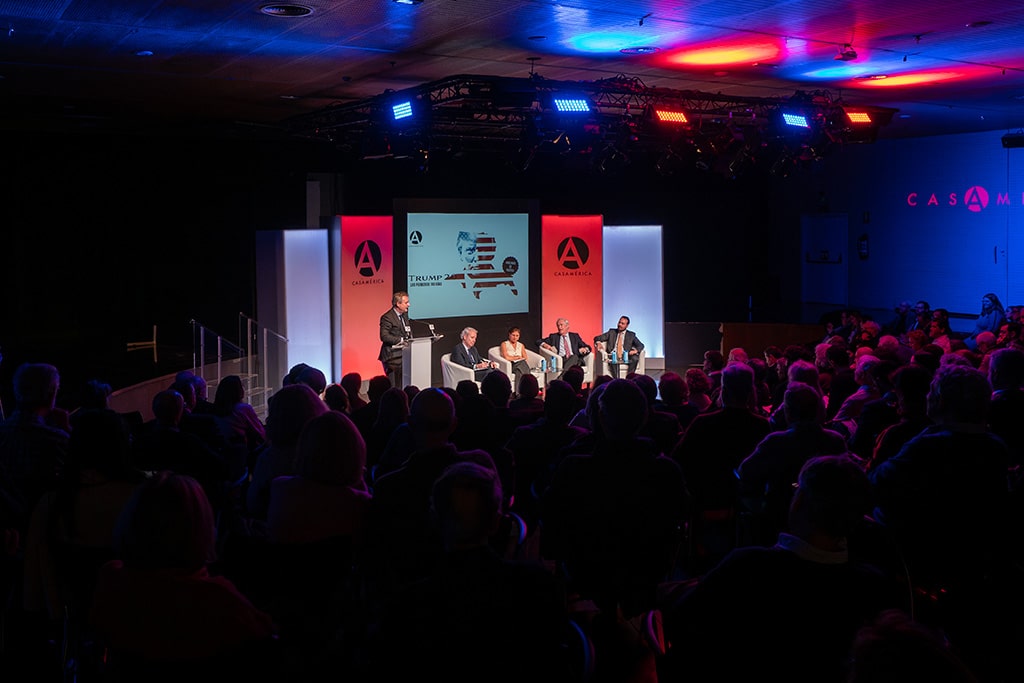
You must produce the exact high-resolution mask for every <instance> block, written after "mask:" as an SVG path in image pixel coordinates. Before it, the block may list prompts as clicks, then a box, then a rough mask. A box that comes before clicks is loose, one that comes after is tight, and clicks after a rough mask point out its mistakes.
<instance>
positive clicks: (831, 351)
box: [825, 344, 850, 369]
mask: <svg viewBox="0 0 1024 683" xmlns="http://www.w3.org/2000/svg"><path fill="white" fill-rule="evenodd" d="M825 359H826V360H827V361H828V363H829V365H830V366H832V367H833V368H836V369H840V368H848V367H850V352H849V351H848V350H847V348H846V346H845V345H842V346H841V345H839V344H829V346H828V348H827V349H825Z"/></svg>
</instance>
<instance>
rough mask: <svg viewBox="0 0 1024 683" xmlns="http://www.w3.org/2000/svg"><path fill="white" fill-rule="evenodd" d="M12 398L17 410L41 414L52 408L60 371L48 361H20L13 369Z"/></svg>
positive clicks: (58, 387) (58, 386) (55, 402)
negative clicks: (16, 367)
mask: <svg viewBox="0 0 1024 683" xmlns="http://www.w3.org/2000/svg"><path fill="white" fill-rule="evenodd" d="M13 384H14V400H15V402H16V403H17V406H18V410H20V411H22V412H25V413H38V414H43V413H46V412H48V411H50V410H53V408H54V406H55V405H56V404H57V392H58V391H59V390H60V373H59V372H58V371H57V368H56V367H55V366H53V365H50V364H48V363H22V364H21V365H19V366H18V369H17V370H15V371H14V378H13Z"/></svg>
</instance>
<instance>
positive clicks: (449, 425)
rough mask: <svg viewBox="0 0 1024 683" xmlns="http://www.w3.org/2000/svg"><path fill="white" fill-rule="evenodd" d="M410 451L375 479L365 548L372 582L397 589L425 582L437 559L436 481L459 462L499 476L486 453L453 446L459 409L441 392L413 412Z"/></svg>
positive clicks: (423, 394)
mask: <svg viewBox="0 0 1024 683" xmlns="http://www.w3.org/2000/svg"><path fill="white" fill-rule="evenodd" d="M408 424H409V428H410V431H411V436H412V440H413V442H412V451H411V452H410V453H409V456H408V457H407V458H406V459H405V461H404V463H403V464H402V465H401V466H400V467H398V468H397V469H394V470H392V471H390V472H387V473H386V474H384V475H383V476H378V477H375V478H374V485H373V498H372V499H371V503H370V515H369V518H368V525H369V528H368V531H367V536H366V543H367V544H368V546H369V548H368V551H369V552H370V553H371V555H370V556H368V558H367V560H368V563H369V566H370V568H371V571H372V572H373V574H374V579H375V580H377V581H380V582H382V583H383V584H384V585H395V584H396V583H397V584H402V583H405V582H406V581H409V580H413V579H416V578H421V577H423V576H424V575H426V574H427V573H428V572H429V569H430V567H431V566H432V565H433V563H434V561H435V560H436V559H437V553H438V551H439V549H440V545H439V539H438V538H437V536H436V534H435V533H434V530H433V528H432V524H431V519H430V491H431V487H432V486H433V483H434V480H436V479H437V477H439V476H440V475H441V473H442V472H443V471H444V469H445V468H446V467H447V466H448V465H451V464H452V463H455V462H463V461H469V462H475V463H477V464H478V465H482V466H484V467H487V468H488V469H491V470H493V471H494V472H496V473H497V472H498V469H497V467H496V466H495V464H494V460H493V459H492V458H491V456H490V455H489V454H488V453H487V452H486V451H483V450H479V449H474V450H468V451H460V450H458V449H457V448H456V447H455V445H454V444H453V443H452V442H451V436H452V433H453V432H454V431H455V427H456V415H455V403H454V402H453V401H452V399H451V397H450V396H449V395H448V394H447V393H446V392H444V391H442V390H441V389H439V388H436V387H431V388H429V389H423V390H422V391H420V393H419V394H417V395H416V398H415V399H413V402H412V405H411V406H410V407H409V422H408Z"/></svg>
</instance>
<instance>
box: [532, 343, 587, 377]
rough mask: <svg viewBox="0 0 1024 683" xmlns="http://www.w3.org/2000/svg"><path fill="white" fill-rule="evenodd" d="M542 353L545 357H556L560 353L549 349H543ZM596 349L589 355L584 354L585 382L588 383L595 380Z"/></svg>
mask: <svg viewBox="0 0 1024 683" xmlns="http://www.w3.org/2000/svg"><path fill="white" fill-rule="evenodd" d="M539 353H540V355H541V356H543V357H544V358H547V359H550V358H554V357H555V356H557V355H558V354H557V353H555V352H554V351H548V350H547V349H541V350H540V352H539ZM594 355H595V353H594V351H591V352H590V353H588V354H587V355H585V356H583V383H584V384H588V383H590V382H593V381H594Z"/></svg>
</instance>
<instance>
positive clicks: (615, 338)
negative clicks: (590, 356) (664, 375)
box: [594, 315, 644, 372]
mask: <svg viewBox="0 0 1024 683" xmlns="http://www.w3.org/2000/svg"><path fill="white" fill-rule="evenodd" d="M628 327H629V316H628V315H624V316H622V317H621V318H619V324H618V325H617V326H616V327H612V328H610V329H609V330H608V331H607V332H605V333H604V334H599V335H597V336H596V337H594V348H596V349H598V350H600V349H604V348H607V350H608V358H609V361H608V362H609V363H611V364H612V365H616V366H617V365H619V364H621V363H628V364H629V370H628V372H636V366H637V363H639V362H640V352H641V351H643V350H644V343H643V342H642V341H640V340H639V339H637V336H636V332H634V331H633V330H630V329H626V328H628ZM613 354H614V356H613ZM612 358H614V360H612Z"/></svg>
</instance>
